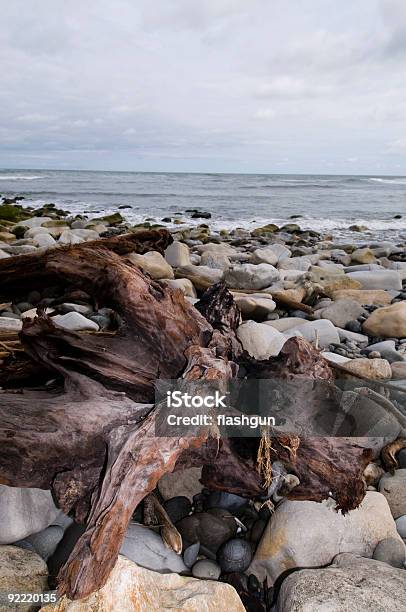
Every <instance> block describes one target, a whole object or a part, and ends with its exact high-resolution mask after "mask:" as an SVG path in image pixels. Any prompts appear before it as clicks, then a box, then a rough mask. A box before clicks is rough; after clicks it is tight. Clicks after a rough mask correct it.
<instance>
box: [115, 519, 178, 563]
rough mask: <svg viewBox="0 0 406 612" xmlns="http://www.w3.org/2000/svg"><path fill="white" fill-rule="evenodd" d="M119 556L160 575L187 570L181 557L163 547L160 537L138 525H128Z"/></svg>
mask: <svg viewBox="0 0 406 612" xmlns="http://www.w3.org/2000/svg"><path fill="white" fill-rule="evenodd" d="M120 554H122V555H125V556H126V557H128V559H130V560H131V561H134V563H136V564H137V565H140V566H141V567H145V568H146V569H150V570H153V571H155V572H160V573H161V574H166V573H169V572H177V573H180V572H184V571H187V569H188V568H187V567H186V565H185V564H184V563H183V560H182V557H180V556H179V555H177V554H176V553H175V551H173V550H172V549H170V548H167V547H166V546H165V544H164V542H163V541H162V538H161V536H159V535H158V534H157V533H155V531H152V529H149V528H148V527H145V526H144V525H140V524H139V523H130V524H129V525H128V528H127V531H126V534H125V536H124V541H123V544H122V545H121V548H120Z"/></svg>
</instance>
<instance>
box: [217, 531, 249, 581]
mask: <svg viewBox="0 0 406 612" xmlns="http://www.w3.org/2000/svg"><path fill="white" fill-rule="evenodd" d="M251 559H252V550H251V546H250V544H249V542H247V541H246V540H242V539H240V538H233V539H232V540H228V542H225V543H224V544H223V545H222V546H221V547H220V549H219V551H218V553H217V560H218V562H219V564H220V567H221V569H222V571H223V572H226V573H230V572H245V570H246V569H248V567H249V565H250V563H251Z"/></svg>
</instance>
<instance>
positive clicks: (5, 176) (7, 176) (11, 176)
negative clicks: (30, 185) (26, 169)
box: [0, 174, 47, 181]
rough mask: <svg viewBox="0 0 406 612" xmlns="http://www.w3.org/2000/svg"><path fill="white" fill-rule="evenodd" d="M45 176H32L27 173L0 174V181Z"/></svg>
mask: <svg viewBox="0 0 406 612" xmlns="http://www.w3.org/2000/svg"><path fill="white" fill-rule="evenodd" d="M45 178H47V177H46V176H33V175H28V174H0V181H34V180H35V179H45Z"/></svg>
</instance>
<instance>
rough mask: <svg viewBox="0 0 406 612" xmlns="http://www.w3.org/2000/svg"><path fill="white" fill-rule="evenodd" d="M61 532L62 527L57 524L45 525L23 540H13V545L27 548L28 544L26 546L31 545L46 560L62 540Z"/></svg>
mask: <svg viewBox="0 0 406 612" xmlns="http://www.w3.org/2000/svg"><path fill="white" fill-rule="evenodd" d="M63 533H64V532H63V529H62V527H60V526H59V525H50V527H47V528H46V529H44V530H43V531H40V532H39V533H35V534H33V535H31V536H28V537H27V538H25V539H24V540H20V541H19V542H15V544H14V546H18V547H20V548H27V545H28V547H32V549H33V550H34V551H35V552H36V553H38V554H39V556H40V557H41V558H42V559H44V561H48V559H49V557H51V556H52V555H53V554H54V552H55V550H56V548H57V546H58V544H59V542H60V541H61V540H62V538H63Z"/></svg>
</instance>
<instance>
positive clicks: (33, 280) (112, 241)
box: [0, 229, 173, 300]
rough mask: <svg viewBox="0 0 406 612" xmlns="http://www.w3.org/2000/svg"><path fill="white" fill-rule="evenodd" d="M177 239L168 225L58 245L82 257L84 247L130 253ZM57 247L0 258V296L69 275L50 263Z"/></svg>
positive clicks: (160, 248) (54, 282)
mask: <svg viewBox="0 0 406 612" xmlns="http://www.w3.org/2000/svg"><path fill="white" fill-rule="evenodd" d="M171 242H173V238H172V236H171V234H170V233H169V232H168V230H166V229H155V230H148V229H145V230H138V231H135V232H133V233H130V234H122V235H120V236H113V237H112V238H100V239H98V240H92V241H89V242H83V243H81V244H75V245H72V246H70V245H68V246H64V247H58V249H57V250H58V252H61V253H64V254H65V256H66V255H67V254H69V255H71V256H72V257H73V258H74V259H76V261H77V259H78V258H79V257H80V253H81V251H82V249H84V250H85V251H86V252H87V253H89V252H90V251H89V249H90V250H93V249H99V248H103V249H106V250H107V251H110V252H112V253H116V254H117V255H122V256H123V255H127V254H128V253H132V252H135V253H139V254H143V253H147V252H148V251H158V252H159V253H161V254H162V253H163V251H164V250H165V249H166V247H167V246H168V245H169V244H171ZM55 253H56V250H55V249H48V250H47V251H39V252H38V251H34V252H32V253H28V254H26V255H18V256H16V257H7V258H5V259H1V260H0V300H7V299H10V298H15V297H16V296H18V295H20V294H25V295H26V294H27V293H28V292H29V291H31V290H32V289H35V290H38V288H39V287H41V286H42V287H47V286H51V285H57V284H59V283H60V282H62V283H63V282H64V281H65V280H66V279H64V278H61V277H59V276H58V274H57V272H56V270H55V269H54V268H52V267H50V265H49V264H51V263H52V262H53V261H54V257H55Z"/></svg>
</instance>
